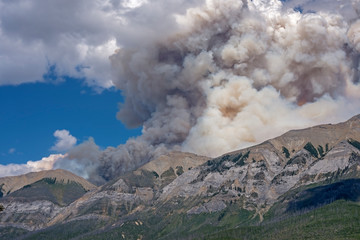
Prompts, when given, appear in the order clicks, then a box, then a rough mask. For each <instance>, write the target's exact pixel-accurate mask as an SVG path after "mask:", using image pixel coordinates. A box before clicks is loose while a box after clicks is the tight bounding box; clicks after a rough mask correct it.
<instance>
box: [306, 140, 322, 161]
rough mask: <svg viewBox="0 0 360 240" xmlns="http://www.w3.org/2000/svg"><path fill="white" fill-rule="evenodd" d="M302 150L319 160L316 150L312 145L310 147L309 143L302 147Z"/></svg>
mask: <svg viewBox="0 0 360 240" xmlns="http://www.w3.org/2000/svg"><path fill="white" fill-rule="evenodd" d="M304 149H305V150H307V151H308V152H309V153H310V154H311V155H312V156H313V157H315V158H319V154H318V152H317V150H316V148H315V147H314V145H312V143H311V142H308V143H307V144H306V145H305V146H304Z"/></svg>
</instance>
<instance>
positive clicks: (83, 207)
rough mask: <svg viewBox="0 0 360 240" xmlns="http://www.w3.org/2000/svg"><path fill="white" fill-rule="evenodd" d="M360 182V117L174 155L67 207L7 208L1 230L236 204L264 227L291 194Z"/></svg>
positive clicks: (216, 208)
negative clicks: (212, 154)
mask: <svg viewBox="0 0 360 240" xmlns="http://www.w3.org/2000/svg"><path fill="white" fill-rule="evenodd" d="M359 177H360V116H356V117H353V118H352V119H350V120H349V121H347V122H344V123H340V124H335V125H321V126H316V127H312V128H308V129H303V130H294V131H290V132H288V133H286V134H284V135H282V136H280V137H277V138H274V139H271V140H268V141H266V142H264V143H262V144H259V145H257V146H254V147H250V148H247V149H242V150H239V151H236V152H232V153H228V154H224V155H222V156H220V157H218V158H214V159H209V158H207V157H202V156H197V155H195V154H190V153H181V152H174V153H169V154H167V155H164V156H161V157H159V158H158V159H156V160H154V161H152V162H150V163H147V164H146V165H144V166H142V167H140V168H139V169H137V170H136V171H133V172H129V173H126V174H124V175H123V176H121V177H120V178H118V179H114V180H113V181H110V182H108V183H107V184H105V185H103V186H101V187H99V188H96V189H95V188H90V187H89V188H88V189H89V190H90V189H93V190H91V191H88V192H87V193H86V194H84V195H83V196H81V197H80V198H78V199H77V200H75V201H73V202H72V203H70V204H68V205H66V206H59V205H57V204H54V203H53V202H51V201H50V203H49V201H47V202H46V201H43V202H42V203H41V202H37V201H34V202H30V203H29V202H28V203H27V204H31V206H30V205H28V206H27V207H26V206H22V205H21V206H20V205H19V206H20V207H17V208H16V207H15V206H13V205H11V204H8V205H6V206H5V213H6V214H7V215H6V214H5V213H3V214H0V217H1V218H0V219H1V223H2V224H10V223H11V224H19V225H22V226H23V227H24V228H25V227H26V228H29V229H31V228H34V224H35V222H31V221H30V220H31V217H29V218H27V217H24V218H18V220H14V219H12V220H11V221H10V220H9V219H11V218H7V217H6V216H10V214H14V213H16V214H19V212H24V211H25V212H26V211H27V210H25V209H26V208H28V209H30V210H31V209H35V210H34V211H35V212H36V209H38V211H40V212H41V211H42V212H43V213H44V214H43V215H44V216H46V217H45V218H42V220H41V221H42V222H41V223H36V224H38V226H40V227H46V226H51V225H54V224H58V223H64V222H68V221H73V220H76V219H90V218H98V219H108V220H109V221H111V219H119V218H120V219H132V218H134V217H136V216H138V215H139V214H142V213H146V214H149V213H155V214H156V213H161V214H164V211H165V210H164V209H163V207H164V206H165V205H166V206H170V209H175V208H176V209H177V211H178V212H181V213H185V214H189V215H192V214H200V213H204V212H205V213H213V212H218V211H222V210H223V209H224V208H226V207H227V206H229V205H230V204H231V203H234V202H236V203H237V204H238V203H240V206H241V208H243V209H247V210H251V211H255V212H256V214H258V215H259V216H260V219H261V218H262V215H263V214H264V213H265V212H266V211H267V210H268V209H269V208H270V207H271V206H273V205H274V203H276V202H277V201H279V199H280V198H281V196H284V194H286V193H288V192H289V191H291V190H293V189H296V188H298V187H300V186H304V185H309V184H312V183H319V182H324V181H329V182H335V181H337V180H342V179H349V178H359ZM0 180H1V179H0ZM9 186H10V185H7V188H8V189H14V187H13V188H10V187H9ZM84 188H85V187H84ZM10 195H11V194H10ZM172 206H173V207H172ZM30 210H29V211H27V212H29V213H30V212H31V211H30ZM26 214H27V213H26ZM26 214H25V215H26ZM22 216H24V215H22ZM26 216H30V214H27V215H26ZM21 219H27V220H26V221H25V220H21ZM124 221H125V220H124Z"/></svg>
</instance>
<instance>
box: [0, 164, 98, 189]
mask: <svg viewBox="0 0 360 240" xmlns="http://www.w3.org/2000/svg"><path fill="white" fill-rule="evenodd" d="M44 178H55V179H56V182H58V183H60V182H68V181H70V182H77V183H79V184H81V186H83V188H84V189H85V190H86V191H89V190H92V189H94V188H95V186H94V185H93V184H91V183H89V182H88V181H86V180H85V179H83V178H82V177H79V176H76V175H75V174H73V173H71V172H69V171H66V170H62V169H57V170H48V171H41V172H31V173H28V174H24V175H20V176H13V177H2V178H0V187H1V188H0V190H1V191H0V195H1V196H6V195H8V194H10V193H12V192H14V191H16V190H19V189H21V188H23V187H24V186H26V185H29V184H32V183H34V182H37V181H39V180H41V179H44Z"/></svg>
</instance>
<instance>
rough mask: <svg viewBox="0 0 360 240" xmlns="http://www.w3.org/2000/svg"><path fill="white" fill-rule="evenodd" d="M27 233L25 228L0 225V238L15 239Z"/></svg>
mask: <svg viewBox="0 0 360 240" xmlns="http://www.w3.org/2000/svg"><path fill="white" fill-rule="evenodd" d="M26 233H28V231H27V230H25V229H22V228H15V227H0V239H16V238H17V237H20V236H23V235H25V234H26Z"/></svg>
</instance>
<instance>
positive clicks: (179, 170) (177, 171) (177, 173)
mask: <svg viewBox="0 0 360 240" xmlns="http://www.w3.org/2000/svg"><path fill="white" fill-rule="evenodd" d="M183 173H184V169H183V167H182V166H177V167H176V175H178V176H180V175H181V174H183Z"/></svg>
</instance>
